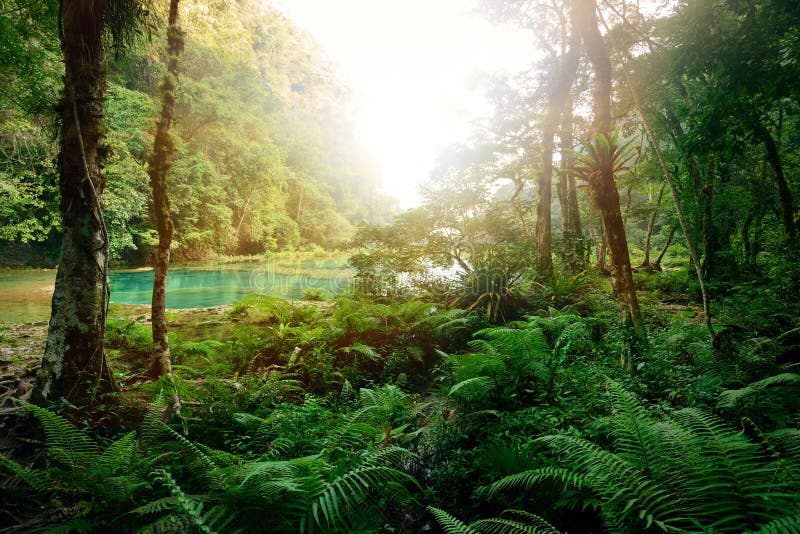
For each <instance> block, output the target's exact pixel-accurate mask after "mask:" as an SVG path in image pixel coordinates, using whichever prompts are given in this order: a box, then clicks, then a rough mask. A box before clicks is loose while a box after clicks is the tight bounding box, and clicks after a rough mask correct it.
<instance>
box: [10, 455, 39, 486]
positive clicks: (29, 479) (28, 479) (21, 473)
mask: <svg viewBox="0 0 800 534" xmlns="http://www.w3.org/2000/svg"><path fill="white" fill-rule="evenodd" d="M0 467H2V468H5V470H6V471H8V472H10V473H12V474H14V475H16V476H17V477H19V479H20V480H22V481H23V482H25V483H26V484H28V485H29V486H30V487H31V488H33V489H35V490H36V491H45V490H46V489H47V484H46V479H47V475H46V474H45V473H44V472H42V471H38V470H30V469H26V468H25V467H23V466H21V465H20V464H18V463H17V462H15V461H14V460H12V459H11V458H8V457H7V456H5V455H3V454H0Z"/></svg>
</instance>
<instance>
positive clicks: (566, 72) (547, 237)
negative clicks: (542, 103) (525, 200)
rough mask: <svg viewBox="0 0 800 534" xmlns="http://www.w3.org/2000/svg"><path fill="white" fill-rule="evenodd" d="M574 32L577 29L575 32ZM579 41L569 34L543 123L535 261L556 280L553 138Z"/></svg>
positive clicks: (566, 97) (545, 275) (543, 275)
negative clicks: (568, 42)
mask: <svg viewBox="0 0 800 534" xmlns="http://www.w3.org/2000/svg"><path fill="white" fill-rule="evenodd" d="M573 34H574V32H573ZM579 44H580V40H579V38H578V36H577V35H575V34H574V36H573V37H570V48H569V51H567V52H566V53H565V54H564V55H563V56H562V57H561V58H558V59H557V60H556V62H555V63H556V64H555V66H554V68H553V78H552V80H551V81H550V86H549V87H548V91H547V115H546V117H545V121H544V125H543V126H542V138H543V139H542V172H541V174H540V175H539V180H538V184H537V194H538V196H539V202H538V204H537V207H536V261H537V264H538V265H537V266H538V268H539V275H540V276H541V278H542V279H544V280H548V281H550V280H552V279H553V247H552V242H553V235H552V217H551V205H552V202H553V145H554V143H553V138H554V137H555V133H556V130H557V129H558V126H559V123H560V119H561V114H562V113H563V112H564V108H565V106H566V103H567V101H568V100H569V92H570V88H571V87H572V82H573V80H574V79H575V73H576V71H577V70H578V61H579V59H580V55H579V53H578V48H579Z"/></svg>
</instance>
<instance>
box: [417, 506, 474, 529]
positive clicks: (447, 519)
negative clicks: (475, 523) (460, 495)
mask: <svg viewBox="0 0 800 534" xmlns="http://www.w3.org/2000/svg"><path fill="white" fill-rule="evenodd" d="M428 511H429V512H430V513H431V514H433V517H435V518H436V521H437V522H438V523H439V524H440V525H441V526H442V529H443V530H444V531H445V534H480V532H479V531H478V530H476V529H474V528H472V527H470V526H467V525H466V524H465V523H464V522H462V521H460V520H459V519H456V518H455V517H453V516H452V515H450V514H448V513H447V512H445V511H444V510H440V509H438V508H434V507H433V506H428Z"/></svg>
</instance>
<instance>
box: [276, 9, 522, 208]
mask: <svg viewBox="0 0 800 534" xmlns="http://www.w3.org/2000/svg"><path fill="white" fill-rule="evenodd" d="M275 2H276V6H277V7H278V8H279V9H281V10H282V11H283V12H284V13H286V14H287V16H289V18H291V19H292V20H294V21H295V22H296V23H297V24H298V25H299V26H300V27H301V28H303V29H304V30H306V31H308V32H309V33H310V34H311V35H312V36H313V37H314V38H315V39H316V40H317V41H318V42H319V43H320V44H321V45H322V46H323V47H324V48H325V50H326V51H327V53H328V55H329V57H330V58H331V59H332V60H333V61H334V62H335V63H336V64H338V65H339V67H340V70H341V73H342V76H343V78H344V80H345V81H346V83H348V84H349V85H350V87H351V89H352V91H353V95H354V108H355V116H354V118H355V123H356V129H357V134H358V136H359V138H360V141H361V143H362V144H363V145H364V147H365V148H366V149H367V150H368V151H369V153H370V155H371V157H372V158H373V159H374V160H375V161H376V163H377V164H378V166H379V169H380V171H381V174H382V180H383V184H384V191H385V192H386V193H388V194H390V195H392V196H394V197H396V198H398V199H399V201H400V207H402V208H408V207H412V206H414V205H417V204H418V203H419V195H418V186H419V184H420V183H421V182H423V181H424V180H425V179H427V178H428V174H429V173H430V170H431V168H432V166H433V163H434V160H435V158H436V154H437V152H438V151H439V150H441V149H442V148H445V147H446V146H448V145H450V144H452V143H455V142H458V141H462V140H465V139H466V138H468V137H469V136H470V134H471V132H473V131H474V123H475V121H476V120H477V119H479V118H482V117H486V116H487V115H488V114H489V113H490V112H491V107H490V105H489V103H488V101H487V100H486V98H485V97H484V85H483V84H482V83H480V80H481V79H482V76H481V74H482V73H493V72H508V73H513V72H516V71H518V70H520V69H522V68H524V67H525V66H526V65H527V64H529V63H530V61H531V57H532V55H533V49H532V47H533V44H532V40H531V37H530V35H529V34H528V33H527V32H526V31H524V30H520V29H516V28H512V27H504V28H501V27H496V26H494V25H492V24H491V23H490V22H488V21H487V20H485V19H484V18H483V17H482V16H481V14H480V13H478V12H476V10H475V9H476V3H477V2H476V1H474V0H436V1H435V2H431V1H429V0H407V1H405V2H390V1H388V0H336V1H331V0H275Z"/></svg>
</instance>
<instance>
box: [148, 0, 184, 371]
mask: <svg viewBox="0 0 800 534" xmlns="http://www.w3.org/2000/svg"><path fill="white" fill-rule="evenodd" d="M178 4H179V0H171V1H170V6H169V27H168V28H167V72H166V74H164V80H163V82H162V84H161V118H160V119H159V121H158V127H157V129H156V137H155V141H154V142H153V154H152V155H151V156H150V159H149V161H148V173H149V174H150V186H151V188H152V190H153V211H154V213H155V219H156V229H157V231H158V246H157V247H156V250H155V259H154V262H153V263H154V265H153V267H154V271H155V279H154V281H153V301H152V310H151V322H152V325H153V352H152V354H151V355H150V366H149V370H148V374H150V375H151V376H153V377H154V378H157V377H159V376H162V375H171V374H172V361H171V358H170V352H169V340H168V338H167V318H166V305H167V271H168V268H169V252H170V247H171V246H172V235H173V233H174V230H175V227H174V225H173V222H172V217H171V216H170V211H169V210H170V208H169V196H168V194H167V174H168V173H169V170H170V167H171V166H172V161H171V160H172V155H173V154H174V152H175V143H174V142H173V140H172V137H171V136H170V127H171V125H172V120H173V117H174V114H175V91H176V86H177V76H178V58H179V56H180V54H181V52H182V51H183V34H182V32H181V30H180V28H179V27H178Z"/></svg>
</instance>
